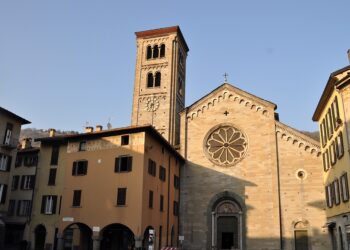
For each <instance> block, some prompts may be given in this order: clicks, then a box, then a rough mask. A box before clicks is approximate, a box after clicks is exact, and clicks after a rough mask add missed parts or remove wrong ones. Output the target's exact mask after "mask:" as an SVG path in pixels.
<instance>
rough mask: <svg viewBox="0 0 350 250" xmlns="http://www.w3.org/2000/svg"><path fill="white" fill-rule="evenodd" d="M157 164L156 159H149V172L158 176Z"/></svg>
mask: <svg viewBox="0 0 350 250" xmlns="http://www.w3.org/2000/svg"><path fill="white" fill-rule="evenodd" d="M156 169H157V164H156V162H155V161H153V160H151V159H148V173H149V174H150V175H152V176H156V171H157V170H156Z"/></svg>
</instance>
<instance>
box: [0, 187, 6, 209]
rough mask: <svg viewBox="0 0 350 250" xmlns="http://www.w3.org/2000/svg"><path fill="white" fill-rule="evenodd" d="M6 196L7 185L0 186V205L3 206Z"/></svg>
mask: <svg viewBox="0 0 350 250" xmlns="http://www.w3.org/2000/svg"><path fill="white" fill-rule="evenodd" d="M6 194H7V185H5V184H0V204H5V202H6Z"/></svg>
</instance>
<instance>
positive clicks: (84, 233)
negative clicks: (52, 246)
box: [63, 223, 92, 250]
mask: <svg viewBox="0 0 350 250" xmlns="http://www.w3.org/2000/svg"><path fill="white" fill-rule="evenodd" d="M63 242H64V243H63V245H64V250H71V249H76V250H91V249H92V230H91V229H90V227H89V226H87V225H85V224H83V223H73V224H70V225H69V226H67V227H66V228H65V229H64V230H63Z"/></svg>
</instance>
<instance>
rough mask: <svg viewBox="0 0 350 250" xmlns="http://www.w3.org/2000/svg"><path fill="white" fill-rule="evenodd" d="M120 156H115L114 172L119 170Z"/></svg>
mask: <svg viewBox="0 0 350 250" xmlns="http://www.w3.org/2000/svg"><path fill="white" fill-rule="evenodd" d="M119 166H120V158H119V157H117V158H115V165H114V172H119Z"/></svg>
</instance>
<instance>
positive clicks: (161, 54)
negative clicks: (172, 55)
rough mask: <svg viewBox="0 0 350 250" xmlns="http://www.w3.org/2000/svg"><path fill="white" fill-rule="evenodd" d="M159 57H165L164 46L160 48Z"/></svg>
mask: <svg viewBox="0 0 350 250" xmlns="http://www.w3.org/2000/svg"><path fill="white" fill-rule="evenodd" d="M160 57H161V58H162V57H165V44H162V45H161V46H160Z"/></svg>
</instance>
